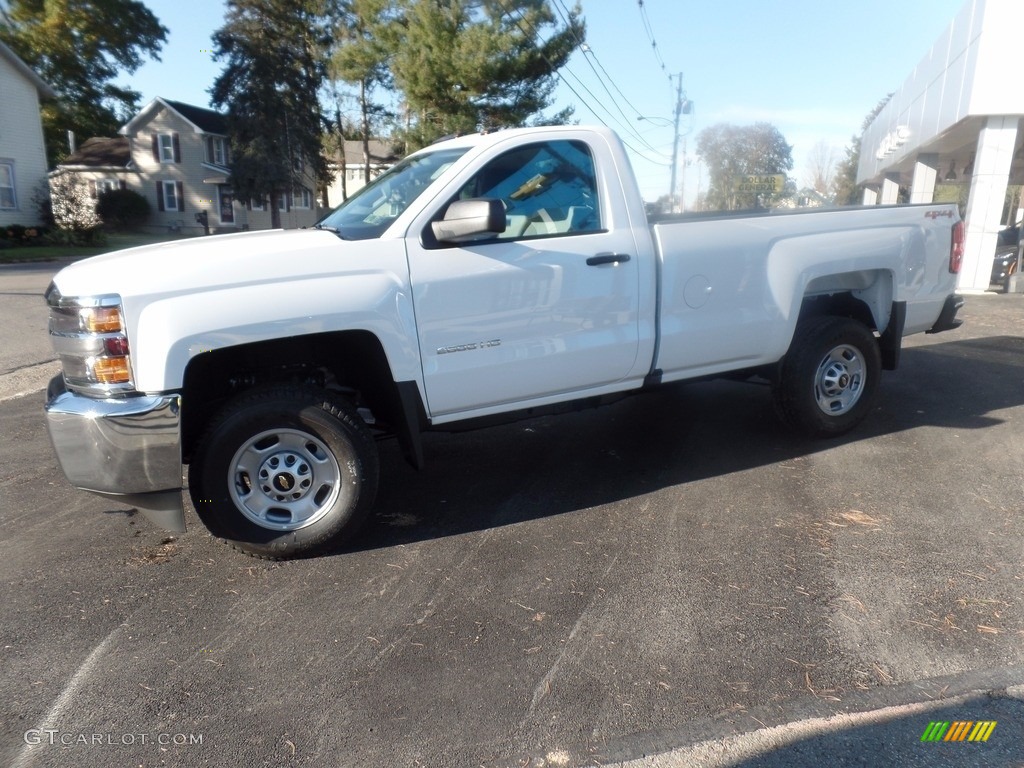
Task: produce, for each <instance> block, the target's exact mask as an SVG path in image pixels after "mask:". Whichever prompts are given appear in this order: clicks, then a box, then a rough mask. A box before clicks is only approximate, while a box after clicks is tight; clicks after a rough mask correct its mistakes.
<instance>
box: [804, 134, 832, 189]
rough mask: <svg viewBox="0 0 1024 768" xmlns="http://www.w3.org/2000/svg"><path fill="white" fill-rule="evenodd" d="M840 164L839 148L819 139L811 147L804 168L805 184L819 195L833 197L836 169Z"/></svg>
mask: <svg viewBox="0 0 1024 768" xmlns="http://www.w3.org/2000/svg"><path fill="white" fill-rule="evenodd" d="M838 166H839V150H837V149H836V148H835V147H833V146H831V145H830V144H827V143H825V142H824V141H819V142H818V143H817V144H815V145H814V147H813V148H812V149H811V153H810V155H808V157H807V166H806V168H805V170H804V184H805V185H806V186H808V187H810V188H811V189H813V190H814V191H815V192H817V193H818V194H819V195H822V196H824V197H828V198H831V197H832V196H833V195H834V194H835V190H834V189H833V187H834V185H835V182H836V170H837V168H838Z"/></svg>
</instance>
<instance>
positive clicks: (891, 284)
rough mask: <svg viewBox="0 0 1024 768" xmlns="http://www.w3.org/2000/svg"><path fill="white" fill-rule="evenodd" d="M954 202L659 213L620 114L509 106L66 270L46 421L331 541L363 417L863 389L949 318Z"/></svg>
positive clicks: (170, 522) (162, 519) (870, 395)
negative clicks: (251, 210) (231, 231)
mask: <svg viewBox="0 0 1024 768" xmlns="http://www.w3.org/2000/svg"><path fill="white" fill-rule="evenodd" d="M962 249H963V225H962V223H961V222H960V220H959V215H958V212H957V208H956V206H954V205H925V206H901V207H876V208H864V209H846V210H837V209H832V210H814V211H794V212H767V211H759V212H747V213H744V214H740V215H737V214H733V213H712V214H704V215H696V216H682V217H669V218H665V219H664V220H660V221H655V222H650V221H648V218H647V216H646V214H645V210H644V203H643V200H642V199H641V196H640V193H639V191H638V189H637V186H636V182H635V180H634V177H633V174H632V170H631V168H630V165H629V162H628V159H627V157H626V154H625V152H624V151H623V147H622V144H621V143H620V141H619V140H618V138H617V137H616V136H615V135H614V133H612V132H611V131H609V130H606V129H601V128H582V127H557V128H533V129H521V130H508V131H503V132H498V133H492V134H489V135H474V136H466V137H462V138H457V139H454V140H450V141H446V142H443V143H439V144H435V145H433V146H431V147H428V148H426V149H424V150H422V151H420V152H417V153H415V154H413V155H410V156H409V157H407V158H406V159H405V160H403V161H402V162H401V163H399V164H398V165H396V166H395V167H394V168H392V169H391V170H390V171H388V172H387V173H386V174H384V175H383V176H381V177H380V178H378V179H377V180H376V181H374V182H373V183H371V184H370V185H369V186H367V187H365V188H364V189H362V190H361V191H360V192H359V193H358V194H356V195H355V196H354V197H352V198H351V199H349V200H348V201H347V202H346V203H344V204H343V205H342V206H341V207H339V208H338V209H337V210H335V211H333V212H332V213H331V214H329V215H328V216H327V217H326V218H324V219H323V220H322V221H321V222H320V223H319V224H318V225H317V226H316V227H315V228H313V229H308V230H302V231H290V232H284V231H272V232H258V233H245V234H238V235H225V236H219V237H215V238H197V239H194V240H190V241H185V242H182V241H179V242H174V243H168V244H164V245H157V246H151V247H143V248H136V249H132V250H126V251H121V252H117V253H111V254H108V255H104V256H99V257H96V258H92V259H89V260H86V261H82V262H79V263H76V264H73V265H71V266H69V267H67V268H65V269H64V270H62V271H61V272H60V273H59V274H58V275H57V276H56V277H55V278H54V281H53V283H52V285H51V286H50V288H49V290H48V292H47V296H46V298H47V301H48V302H49V305H50V312H51V319H50V334H51V337H52V341H53V344H54V346H55V348H56V351H57V353H58V355H59V357H60V360H61V362H62V364H63V375H61V376H58V377H56V378H55V379H54V380H53V382H51V385H50V391H49V393H48V403H47V405H46V414H47V423H48V427H49V432H50V436H51V438H52V441H53V444H54V447H55V449H56V453H57V456H58V458H59V460H60V464H61V466H62V468H63V470H64V472H65V474H66V475H67V477H68V479H69V480H70V481H71V483H72V484H73V485H75V486H76V487H79V488H82V489H85V490H89V491H93V492H96V493H100V494H102V495H104V496H108V497H112V498H114V499H117V500H120V501H123V502H124V503H126V504H129V505H132V506H135V507H137V508H138V509H140V510H141V511H143V512H144V513H146V514H147V516H149V517H150V518H151V519H153V520H154V521H156V522H157V523H158V524H160V525H161V526H162V527H164V528H167V529H169V530H174V531H182V530H184V511H183V504H182V494H181V491H182V487H183V482H182V465H183V463H184V464H188V466H189V483H188V485H189V491H190V494H191V498H192V502H193V504H194V506H195V509H196V512H197V513H198V515H199V517H200V518H201V519H202V520H203V522H204V523H205V524H206V526H207V527H208V528H209V529H210V531H211V532H212V533H213V534H214V535H216V536H219V537H222V538H224V539H226V540H228V541H230V542H231V543H232V544H234V545H235V546H236V547H237V548H239V549H241V550H243V551H245V552H248V553H250V554H254V555H258V556H262V557H271V558H281V557H290V556H295V555H300V554H307V553H311V552H317V551H322V550H323V549H325V548H327V547H334V546H338V545H340V544H344V543H345V542H346V541H347V540H349V539H350V538H351V537H352V536H353V535H354V533H355V531H356V529H357V528H358V526H359V525H360V523H361V522H362V521H363V520H364V518H365V517H366V516H367V514H368V512H369V510H370V508H371V506H372V504H373V498H374V495H375V493H376V488H377V482H378V459H377V452H376V444H375V440H376V439H377V438H378V437H381V436H384V435H393V436H395V437H397V439H398V440H399V442H400V445H401V447H402V449H403V452H404V454H405V456H406V457H407V458H408V460H409V461H410V462H412V463H413V464H414V465H415V466H417V467H420V466H422V464H423V451H422V447H421V435H422V433H423V432H424V431H426V430H435V429H441V430H445V429H452V428H453V427H456V426H457V427H458V428H460V429H462V428H466V427H468V426H483V425H486V424H490V423H494V422H495V421H500V420H509V419H514V418H522V417H523V416H527V415H536V414H538V413H542V412H545V411H547V410H548V409H557V408H559V407H561V408H564V407H565V406H566V404H570V403H571V404H573V405H579V404H599V403H601V402H604V401H606V400H607V399H608V398H609V397H611V396H618V395H621V394H623V393H631V392H638V391H641V390H644V389H646V388H649V387H654V386H657V385H659V384H662V383H667V382H674V381H680V380H684V379H695V378H698V377H701V378H705V377H714V376H719V375H730V376H735V375H744V376H745V375H749V376H760V377H763V378H765V379H767V380H768V381H769V382H770V383H771V384H772V387H773V392H774V400H775V404H776V410H777V411H778V413H779V414H780V415H781V417H782V419H783V420H784V421H786V422H788V423H789V425H790V426H792V427H794V428H796V429H797V430H799V431H801V432H803V433H808V434H813V435H823V436H828V435H836V434H839V433H842V432H844V431H846V430H848V429H850V428H851V427H853V426H854V425H855V424H856V423H857V422H859V421H860V420H861V418H863V417H864V416H865V414H866V413H867V412H868V411H869V410H870V408H871V407H872V403H873V401H874V399H875V394H876V388H877V386H878V381H879V377H880V370H881V369H883V368H884V369H894V368H895V367H896V365H897V363H898V361H899V355H900V346H901V339H902V337H903V336H905V335H907V334H911V333H918V332H922V331H926V332H927V331H930V332H936V331H942V330H946V329H949V328H953V327H956V325H958V323H959V321H957V320H956V319H955V315H956V312H957V309H958V308H959V300H958V299H957V298H956V297H955V295H954V285H955V281H956V273H957V272H958V270H959V266H960V259H961V255H962Z"/></svg>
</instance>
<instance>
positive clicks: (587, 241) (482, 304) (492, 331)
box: [409, 140, 639, 421]
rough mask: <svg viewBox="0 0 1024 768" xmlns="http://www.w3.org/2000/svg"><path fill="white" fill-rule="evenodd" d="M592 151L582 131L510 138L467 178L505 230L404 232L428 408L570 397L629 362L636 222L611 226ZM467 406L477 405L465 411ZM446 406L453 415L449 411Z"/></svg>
mask: <svg viewBox="0 0 1024 768" xmlns="http://www.w3.org/2000/svg"><path fill="white" fill-rule="evenodd" d="M600 188H601V187H600V185H599V184H598V179H597V176H596V174H595V165H594V161H593V154H592V151H591V149H590V147H589V146H588V145H587V144H586V143H585V142H582V141H574V140H552V141H544V142H537V143H534V144H529V145H523V146H518V147H515V148H514V149H511V150H509V151H507V152H505V153H503V154H501V155H498V156H497V157H495V158H493V159H492V160H491V161H489V162H488V163H487V164H486V165H485V166H484V167H483V168H482V169H481V170H479V171H478V172H476V173H475V174H473V176H472V178H471V179H470V180H469V181H468V182H467V183H465V184H464V185H462V187H461V189H460V190H459V192H458V194H457V195H456V196H454V197H452V198H451V199H450V200H448V201H447V202H446V204H445V205H444V206H443V207H442V208H441V209H440V210H439V211H438V213H437V215H436V216H435V218H440V217H441V216H443V213H444V210H445V209H446V208H447V205H448V204H450V203H451V202H453V201H454V200H457V199H467V198H481V197H483V198H492V199H493V198H496V199H500V200H502V201H503V202H504V204H505V208H506V215H507V220H506V230H505V232H503V233H501V234H499V235H497V236H488V237H486V238H485V239H481V240H479V241H476V242H471V243H460V244H457V245H454V244H446V243H438V242H437V241H436V239H435V238H434V237H433V233H432V231H430V227H429V225H428V226H427V228H426V230H424V232H423V233H422V237H421V238H419V241H417V239H416V238H414V237H410V238H409V266H410V273H411V278H412V286H413V302H414V306H415V311H416V322H417V328H418V335H419V345H420V355H421V359H422V361H423V376H424V381H425V386H426V395H427V402H428V407H429V410H430V414H431V416H432V417H433V418H435V421H445V420H451V418H453V417H455V415H456V414H470V412H478V413H479V412H481V411H486V409H489V408H494V409H499V408H500V407H501V406H507V405H508V404H513V403H514V404H526V403H530V402H531V401H533V402H534V403H535V404H536V403H537V401H543V400H544V399H549V400H555V399H571V397H566V395H567V394H570V395H571V394H572V393H579V394H581V395H583V394H586V391H587V390H589V389H594V388H599V387H601V386H605V385H609V384H613V383H614V382H617V381H620V380H621V379H623V378H625V377H626V376H627V375H628V374H629V373H630V372H631V370H632V369H633V366H634V363H635V361H636V357H637V352H638V347H639V324H638V304H639V272H638V265H637V259H636V258H635V255H636V254H635V251H634V248H635V246H634V241H633V237H632V232H631V231H630V230H629V229H628V228H619V231H615V230H614V228H605V225H604V222H605V220H606V218H608V217H607V216H606V214H605V213H604V209H605V206H604V203H605V201H603V200H602V199H601V195H600V193H599V190H600ZM470 415H471V414H470ZM446 417H448V418H446Z"/></svg>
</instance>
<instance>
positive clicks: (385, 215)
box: [316, 148, 466, 240]
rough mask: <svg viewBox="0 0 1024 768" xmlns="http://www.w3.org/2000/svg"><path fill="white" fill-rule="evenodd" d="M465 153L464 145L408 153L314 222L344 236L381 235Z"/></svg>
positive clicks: (354, 238)
mask: <svg viewBox="0 0 1024 768" xmlns="http://www.w3.org/2000/svg"><path fill="white" fill-rule="evenodd" d="M465 153H466V149H465V148H460V149H444V150H439V151H437V152H430V153H429V154H422V155H415V156H413V157H407V158H406V159H405V160H403V161H402V162H400V163H399V164H398V165H396V166H395V167H394V168H391V169H390V170H388V171H387V172H386V173H385V174H383V175H382V176H380V177H379V178H377V179H374V180H373V181H372V182H370V183H369V184H367V185H366V186H365V187H363V188H362V189H360V190H359V191H358V192H356V193H355V194H354V195H353V196H352V197H350V198H349V199H348V200H346V201H345V202H344V203H342V204H341V205H339V206H338V207H337V208H335V209H334V210H333V211H332V212H331V213H329V214H327V216H325V217H324V218H323V219H321V220H320V221H319V223H317V225H316V226H318V227H323V228H330V229H333V230H335V231H337V233H338V234H339V235H340V236H341V237H343V238H344V239H346V240H369V239H371V238H374V237H380V236H381V234H383V232H384V230H386V229H387V228H388V227H389V226H391V222H393V221H394V220H395V219H397V218H398V217H399V216H400V215H401V213H402V211H404V210H405V209H406V208H408V207H409V205H410V204H411V203H412V201H413V200H415V199H416V198H417V197H419V196H420V194H421V193H422V192H423V190H425V189H426V188H427V187H428V186H430V183H431V182H432V181H434V179H436V178H437V177H438V176H440V175H441V174H442V173H444V172H445V171H446V170H448V168H449V167H450V166H451V164H452V163H454V162H455V161H456V160H458V159H459V158H460V157H462V155H464V154H465Z"/></svg>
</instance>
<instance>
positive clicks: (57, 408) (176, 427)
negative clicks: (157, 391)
mask: <svg viewBox="0 0 1024 768" xmlns="http://www.w3.org/2000/svg"><path fill="white" fill-rule="evenodd" d="M46 426H47V429H48V430H49V432H50V440H51V441H52V442H53V447H54V450H55V451H56V453H57V460H58V461H59V462H60V466H61V469H62V470H64V474H65V475H66V476H67V478H68V481H69V482H70V483H71V484H72V485H73V486H75V487H76V488H80V489H82V490H84V491H90V492H92V493H97V494H99V495H100V496H104V497H106V498H109V499H111V500H113V501H117V502H120V503H123V504H128V505H129V506H133V507H136V508H137V509H138V510H139V511H140V512H142V513H143V514H145V515H146V517H148V518H149V519H150V520H151V521H152V522H154V523H155V524H157V525H159V526H160V527H162V528H166V529H167V530H170V531H176V532H184V530H185V514H184V510H183V507H182V502H181V488H182V482H181V416H180V406H179V399H178V396H177V395H143V396H140V397H125V398H116V399H109V400H97V399H95V398H91V397H85V396H84V395H78V394H75V393H74V392H69V391H68V390H67V388H66V387H65V386H64V378H63V376H56V377H55V378H54V379H53V380H51V381H50V386H49V389H48V390H47V403H46Z"/></svg>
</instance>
